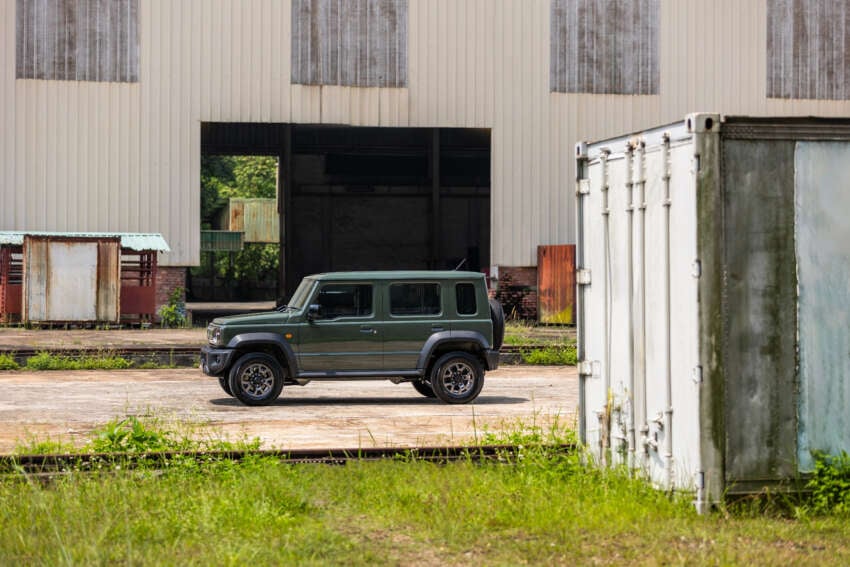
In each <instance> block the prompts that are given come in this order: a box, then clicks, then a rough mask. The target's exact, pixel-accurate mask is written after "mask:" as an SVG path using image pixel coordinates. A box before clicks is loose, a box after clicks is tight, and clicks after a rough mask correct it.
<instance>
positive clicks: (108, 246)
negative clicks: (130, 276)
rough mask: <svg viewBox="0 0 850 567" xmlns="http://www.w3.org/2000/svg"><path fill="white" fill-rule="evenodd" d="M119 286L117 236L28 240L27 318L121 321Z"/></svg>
mask: <svg viewBox="0 0 850 567" xmlns="http://www.w3.org/2000/svg"><path fill="white" fill-rule="evenodd" d="M119 284H120V275H119V240H118V239H117V238H114V239H101V240H97V239H86V240H83V239H59V238H49V237H43V236H26V237H25V238H24V299H23V303H24V304H23V320H24V321H27V322H67V321H75V322H77V321H78V322H94V321H103V322H117V321H118V313H119V305H120V291H119V290H120V287H119Z"/></svg>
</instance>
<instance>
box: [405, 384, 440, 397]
mask: <svg viewBox="0 0 850 567" xmlns="http://www.w3.org/2000/svg"><path fill="white" fill-rule="evenodd" d="M411 384H413V388H414V389H415V390H416V391H417V392H419V393H420V394H422V395H423V396H425V397H426V398H436V397H437V395H436V394H435V393H434V389H433V388H432V387H431V385H430V384H429V383H428V382H424V381H421V380H416V381H414V382H411Z"/></svg>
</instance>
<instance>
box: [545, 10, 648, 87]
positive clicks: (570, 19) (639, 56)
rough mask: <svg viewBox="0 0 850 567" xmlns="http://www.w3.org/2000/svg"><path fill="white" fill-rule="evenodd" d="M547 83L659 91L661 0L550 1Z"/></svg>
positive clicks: (560, 85)
mask: <svg viewBox="0 0 850 567" xmlns="http://www.w3.org/2000/svg"><path fill="white" fill-rule="evenodd" d="M551 2H552V3H551V6H550V12H551V21H550V58H549V87H550V90H551V91H552V92H560V93H597V94H637V95H651V94H658V82H659V80H658V22H659V8H658V4H659V0H551Z"/></svg>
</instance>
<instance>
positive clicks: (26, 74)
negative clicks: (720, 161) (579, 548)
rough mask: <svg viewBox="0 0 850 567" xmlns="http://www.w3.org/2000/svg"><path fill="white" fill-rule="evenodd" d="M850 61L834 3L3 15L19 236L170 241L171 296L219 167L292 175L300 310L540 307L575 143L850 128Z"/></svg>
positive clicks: (312, 1) (438, 2)
mask: <svg viewBox="0 0 850 567" xmlns="http://www.w3.org/2000/svg"><path fill="white" fill-rule="evenodd" d="M846 45H850V6H848V3H847V2H841V1H832V0H746V1H743V2H742V1H740V0H713V1H711V2H705V1H704V0H631V1H626V0H622V1H621V0H181V1H179V2H175V1H170V0H0V195H1V196H2V206H0V230H6V231H27V230H32V231H36V230H38V231H105V232H122V233H126V232H141V233H161V234H162V235H163V236H164V237H165V239H166V240H167V242H168V245H169V246H170V249H171V251H170V252H169V253H167V254H162V255H161V257H160V270H159V272H160V273H161V275H162V277H163V278H164V280H163V282H164V283H163V287H166V288H167V287H169V286H170V287H173V286H175V285H180V283H181V281H184V279H183V278H184V276H183V274H184V273H185V268H186V267H188V266H194V265H198V263H199V261H200V249H201V243H200V240H201V239H200V232H201V230H200V229H201V227H200V218H199V207H200V164H201V156H202V154H205V153H208V154H213V153H233V154H264V155H276V156H278V158H279V164H280V166H279V174H280V176H279V179H280V185H281V188H280V194H279V203H278V206H279V209H280V211H281V221H282V222H281V224H280V233H281V234H280V241H281V243H282V249H283V252H282V254H283V257H284V259H285V261H284V263H283V265H282V269H283V270H284V274H283V278H282V280H283V281H284V283H285V285H286V286H289V285H291V283H292V281H293V280H294V279H295V278H296V276H297V275H299V274H301V273H305V272H309V271H317V270H323V269H328V268H331V269H349V268H353V267H359V268H386V267H399V268H428V267H440V268H443V267H447V266H448V265H449V264H452V263H454V262H456V261H459V260H466V261H467V262H468V263H470V264H472V265H473V267H475V268H482V269H483V268H497V270H494V273H496V274H498V277H499V278H500V279H502V280H503V281H506V282H513V283H514V284H518V285H527V286H528V287H529V288H530V289H531V288H533V287H534V285H535V283H534V273H535V266H536V264H537V257H538V256H537V247H538V246H540V245H549V244H565V243H572V242H574V240H575V205H574V201H575V195H574V188H575V182H574V179H575V171H574V168H575V165H574V163H575V162H574V160H573V159H572V158H573V154H574V145H575V143H576V142H578V141H580V140H587V139H602V138H605V137H609V136H613V135H615V134H619V133H622V132H624V131H637V130H641V129H645V128H648V127H650V126H652V125H655V124H659V123H665V122H672V121H675V120H679V119H681V118H682V117H683V116H684V115H685V114H687V113H689V112H693V111H712V112H720V113H724V114H737V115H753V116H767V115H769V116H789V115H820V116H846V115H848V114H850V103H848V98H850V55H848V53H850V50H847V49H846V48H845V46H846ZM367 236H368V237H367Z"/></svg>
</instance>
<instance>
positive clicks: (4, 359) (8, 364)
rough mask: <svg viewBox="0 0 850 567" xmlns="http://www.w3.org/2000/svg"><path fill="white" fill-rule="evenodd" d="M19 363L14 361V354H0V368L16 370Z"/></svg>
mask: <svg viewBox="0 0 850 567" xmlns="http://www.w3.org/2000/svg"><path fill="white" fill-rule="evenodd" d="M20 367H21V366H20V364H18V363H17V362H16V361H15V357H14V355H11V354H0V370H18V369H19V368H20Z"/></svg>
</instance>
